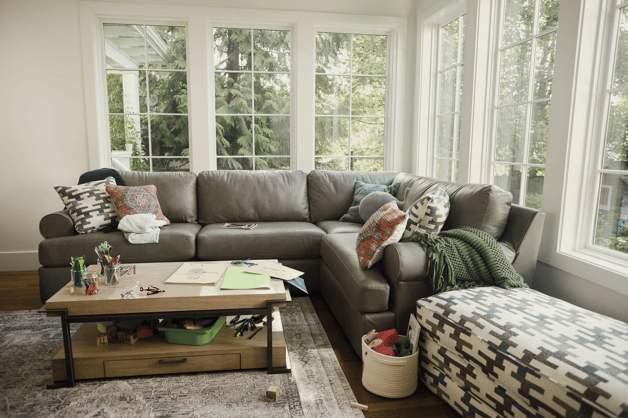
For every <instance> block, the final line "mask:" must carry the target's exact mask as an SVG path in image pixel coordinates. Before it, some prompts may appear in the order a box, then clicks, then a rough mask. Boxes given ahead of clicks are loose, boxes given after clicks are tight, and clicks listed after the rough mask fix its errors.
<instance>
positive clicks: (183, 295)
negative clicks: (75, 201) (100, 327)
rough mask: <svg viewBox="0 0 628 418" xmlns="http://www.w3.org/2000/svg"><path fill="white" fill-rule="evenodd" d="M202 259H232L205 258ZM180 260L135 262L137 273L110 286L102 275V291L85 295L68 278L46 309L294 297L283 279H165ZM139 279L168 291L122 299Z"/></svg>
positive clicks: (162, 308)
mask: <svg viewBox="0 0 628 418" xmlns="http://www.w3.org/2000/svg"><path fill="white" fill-rule="evenodd" d="M192 263H194V262H192ZM199 263H223V264H224V263H230V262H229V261H202V262H199ZM181 264H183V263H181V262H175V263H135V264H134V265H135V266H136V267H135V274H131V275H128V274H125V275H123V276H121V277H120V283H118V284H117V285H114V286H107V285H106V284H104V278H103V277H101V278H100V291H99V292H98V294H96V295H84V294H82V293H80V292H79V293H75V294H71V293H70V289H71V288H72V283H70V282H69V281H68V283H67V284H66V285H65V286H64V287H63V288H61V290H59V291H58V292H57V293H56V294H55V295H54V296H52V297H51V298H50V299H48V300H47V301H46V305H45V307H46V310H52V309H67V311H68V315H69V316H77V315H103V314H106V315H109V314H129V313H148V312H179V311H181V312H182V311H202V310H219V309H224V310H226V309H251V308H265V307H266V302H267V301H269V300H286V301H290V300H291V299H290V293H289V292H288V290H287V289H286V287H285V286H284V283H283V280H273V281H271V285H270V289H247V290H221V289H220V285H221V283H222V279H220V280H219V281H218V282H217V283H216V284H215V285H213V286H206V285H199V284H171V283H164V282H165V281H166V280H167V279H168V278H169V277H170V276H171V275H172V274H173V273H174V272H175V271H176V270H177V269H178V268H179V267H180V266H181ZM97 269H98V266H97V265H92V266H89V267H88V268H87V271H97ZM68 279H69V278H68ZM137 282H139V285H140V286H142V287H144V288H146V287H148V285H151V284H152V285H155V286H156V287H158V288H160V289H163V290H165V292H163V293H156V294H154V295H150V296H141V297H138V298H136V299H122V298H121V297H120V295H121V294H122V293H124V292H126V291H127V290H129V289H131V288H132V287H133V286H135V284H136V283H137Z"/></svg>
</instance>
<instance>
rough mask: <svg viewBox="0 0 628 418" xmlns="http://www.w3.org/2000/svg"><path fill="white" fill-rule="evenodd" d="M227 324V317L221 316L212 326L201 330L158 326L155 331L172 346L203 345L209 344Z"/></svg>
mask: <svg viewBox="0 0 628 418" xmlns="http://www.w3.org/2000/svg"><path fill="white" fill-rule="evenodd" d="M226 323H227V317H226V316H221V317H220V318H218V319H217V320H216V322H215V323H214V325H212V326H211V327H209V328H203V329H174V328H167V327H161V326H158V327H157V329H158V330H159V331H162V332H163V333H164V334H166V341H167V342H169V343H172V344H185V345H205V344H208V343H210V342H211V341H212V340H213V339H214V337H215V336H216V334H218V331H220V330H221V329H222V327H224V326H225V324H226Z"/></svg>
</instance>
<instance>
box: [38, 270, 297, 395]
mask: <svg viewBox="0 0 628 418" xmlns="http://www.w3.org/2000/svg"><path fill="white" fill-rule="evenodd" d="M203 263H207V262H206V261H203ZM216 263H229V262H228V261H224V262H216ZM181 264H182V263H137V264H135V266H136V274H132V275H124V276H122V277H121V278H120V283H119V284H118V285H115V286H107V285H105V284H103V283H101V285H100V291H99V292H98V294H96V295H89V296H86V295H83V294H71V293H70V289H71V287H72V284H71V283H68V284H67V285H66V286H64V287H63V288H62V289H61V290H59V292H57V293H56V294H55V295H54V296H53V297H51V298H50V299H48V301H46V305H45V307H44V308H43V309H42V312H43V313H45V314H47V315H49V316H60V317H61V326H62V330H63V344H64V348H63V350H60V351H59V352H58V353H57V355H56V356H55V357H54V358H53V360H52V365H53V379H54V384H52V385H49V387H51V388H54V387H68V386H69V387H71V386H74V384H75V380H81V379H97V378H108V377H120V376H137V375H154V374H168V373H186V372H200V371H215V370H235V369H255V368H267V369H268V373H288V372H290V367H289V361H288V360H287V350H286V343H285V339H284V336H283V329H282V327H281V320H280V316H279V311H278V309H277V308H279V307H281V306H285V304H286V302H289V301H290V300H291V299H290V293H289V292H288V291H287V289H286V288H285V286H284V283H283V281H280V280H273V281H272V282H271V288H270V289H256V290H221V289H220V284H221V281H222V279H221V280H220V281H219V282H218V283H216V285H214V286H204V285H197V284H170V283H164V282H165V280H166V279H168V277H170V275H172V273H174V272H175V271H176V270H177V269H178V268H179V266H181ZM96 268H97V266H95V265H94V266H90V267H88V271H96ZM137 282H139V284H140V286H143V287H147V286H148V285H151V284H152V285H155V286H156V287H158V288H160V289H164V290H165V292H163V293H157V294H154V295H150V296H142V297H140V298H137V299H122V298H120V294H121V293H123V292H125V291H126V290H128V289H130V288H132V287H133V286H134V285H135V284H136V283H137ZM250 314H264V315H267V326H265V327H264V328H263V329H262V330H261V331H260V332H258V333H257V334H256V335H255V337H254V338H252V339H249V338H248V337H249V336H250V334H251V333H250V332H249V333H248V334H247V335H246V336H244V337H235V335H234V334H235V332H236V331H235V330H234V329H233V328H227V327H223V328H222V330H221V331H220V332H219V333H218V334H217V335H216V337H214V339H213V341H212V342H211V343H209V344H206V345H201V346H190V345H179V344H170V343H167V342H166V341H165V339H164V338H163V336H160V335H155V336H153V337H148V338H141V339H139V340H138V341H137V342H136V343H134V344H124V343H119V342H112V343H109V344H108V345H106V346H102V347H98V346H97V343H96V336H97V330H96V324H95V323H96V322H101V321H119V320H126V319H147V320H151V319H167V318H195V317H203V316H211V315H220V316H232V315H250ZM70 323H83V325H82V326H81V327H80V328H79V330H77V331H76V333H75V334H74V336H72V337H70V327H69V324H70Z"/></svg>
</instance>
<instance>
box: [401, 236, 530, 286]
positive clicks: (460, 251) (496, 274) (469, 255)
mask: <svg viewBox="0 0 628 418" xmlns="http://www.w3.org/2000/svg"><path fill="white" fill-rule="evenodd" d="M404 241H413V242H417V243H419V244H420V245H421V247H423V249H424V250H425V253H426V254H427V268H428V274H429V275H430V279H431V281H432V288H433V290H434V293H440V292H446V291H449V290H456V289H468V288H471V287H481V286H499V287H501V288H504V289H512V288H515V287H528V285H527V284H525V283H524V282H523V277H521V276H520V275H519V274H518V273H517V272H516V271H515V269H514V268H513V267H512V265H511V264H510V262H509V261H508V260H507V259H506V256H504V253H503V252H502V250H501V248H500V246H499V244H498V243H497V240H495V238H493V237H492V236H490V235H489V234H487V233H486V232H484V231H480V230H478V229H475V228H471V227H466V226H464V227H460V228H455V229H450V230H448V231H443V232H441V233H440V234H439V235H434V234H413V235H412V236H410V237H409V238H406V239H404Z"/></svg>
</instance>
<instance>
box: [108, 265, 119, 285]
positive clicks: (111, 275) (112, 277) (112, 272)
mask: <svg viewBox="0 0 628 418" xmlns="http://www.w3.org/2000/svg"><path fill="white" fill-rule="evenodd" d="M119 267H120V266H118V265H117V264H116V265H113V266H105V283H106V284H107V285H110V286H111V285H114V284H118V283H119V282H120V280H119V272H118V269H119Z"/></svg>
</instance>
